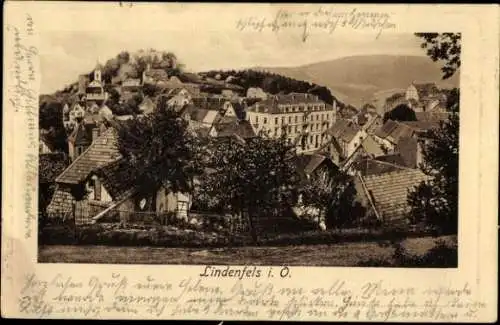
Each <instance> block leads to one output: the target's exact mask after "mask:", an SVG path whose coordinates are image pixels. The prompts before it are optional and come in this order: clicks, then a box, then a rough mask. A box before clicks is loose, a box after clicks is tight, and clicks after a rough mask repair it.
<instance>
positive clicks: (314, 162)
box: [295, 153, 335, 179]
mask: <svg viewBox="0 0 500 325" xmlns="http://www.w3.org/2000/svg"><path fill="white" fill-rule="evenodd" d="M323 164H328V165H329V166H330V167H332V168H334V166H335V165H334V164H333V162H332V160H331V159H330V158H328V157H326V156H324V155H320V154H317V153H313V154H301V155H297V156H296V158H295V165H296V167H297V172H298V173H299V175H300V177H301V178H302V179H307V176H308V175H311V174H313V173H314V172H315V171H316V170H318V167H320V166H321V165H323Z"/></svg>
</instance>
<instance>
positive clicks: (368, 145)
mask: <svg viewBox="0 0 500 325" xmlns="http://www.w3.org/2000/svg"><path fill="white" fill-rule="evenodd" d="M361 147H362V148H363V149H364V150H365V152H366V153H368V154H370V155H372V156H375V157H376V156H382V155H383V154H384V151H383V150H382V148H380V145H379V144H378V143H377V142H376V141H375V140H374V139H373V137H372V136H371V135H368V136H367V137H366V138H365V139H364V140H363V142H361Z"/></svg>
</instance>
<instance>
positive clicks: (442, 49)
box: [408, 34, 460, 233]
mask: <svg viewBox="0 0 500 325" xmlns="http://www.w3.org/2000/svg"><path fill="white" fill-rule="evenodd" d="M420 37H422V36H420ZM424 39H425V40H426V44H427V47H428V46H429V45H430V46H431V47H430V49H429V50H428V55H429V56H430V57H431V58H432V59H433V60H434V61H436V58H439V59H441V60H444V61H445V65H444V67H443V73H444V76H443V78H444V79H446V78H449V77H451V76H452V75H453V73H455V72H456V71H457V70H458V68H459V67H460V34H444V35H441V34H440V35H438V36H436V35H435V34H431V35H430V36H426V37H424ZM446 42H448V45H443V44H446ZM429 43H430V44H429ZM449 95H450V96H448V103H447V106H448V107H447V108H448V111H449V112H450V116H449V118H448V119H447V120H446V121H441V122H440V125H439V128H437V129H431V130H429V131H428V132H426V134H425V135H424V137H423V140H422V141H421V144H422V156H423V163H422V164H421V166H420V168H421V169H422V171H423V172H424V173H425V174H427V175H428V176H429V177H430V179H429V180H428V181H424V182H422V183H420V184H419V186H418V187H417V188H416V189H415V190H413V191H410V193H409V194H408V203H409V205H410V207H411V211H410V218H411V219H412V220H413V222H415V223H417V222H424V223H426V224H428V225H431V226H434V227H437V228H438V229H439V230H440V231H442V232H446V233H456V232H457V230H458V229H457V228H458V159H459V156H458V155H459V128H460V125H459V122H460V119H459V111H460V100H459V98H460V92H459V90H458V89H455V90H453V91H451V92H450V94H449Z"/></svg>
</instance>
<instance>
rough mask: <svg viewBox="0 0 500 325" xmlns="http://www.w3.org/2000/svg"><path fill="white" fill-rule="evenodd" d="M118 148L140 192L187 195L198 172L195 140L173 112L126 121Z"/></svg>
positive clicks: (199, 169)
mask: <svg viewBox="0 0 500 325" xmlns="http://www.w3.org/2000/svg"><path fill="white" fill-rule="evenodd" d="M118 135H119V137H118V147H119V151H120V153H121V154H122V155H123V157H124V158H125V159H126V160H128V161H129V163H130V166H131V167H132V168H131V170H132V171H133V175H129V176H130V177H132V178H133V179H134V182H135V184H140V190H143V191H148V192H149V193H151V192H155V191H156V190H158V189H159V188H160V187H161V186H164V187H165V188H166V190H167V191H172V192H178V191H181V192H190V191H191V190H192V187H193V178H194V176H195V175H196V174H198V173H200V172H201V165H200V162H201V157H202V155H201V154H200V151H199V146H198V142H197V139H196V138H195V137H193V136H192V135H191V133H190V132H188V129H187V122H186V121H185V120H184V119H182V118H181V116H180V114H179V113H177V112H175V111H173V110H162V111H160V110H157V111H155V112H153V113H151V114H149V115H147V116H142V117H136V118H134V119H132V120H129V121H126V123H124V124H123V125H122V127H120V128H119V131H118Z"/></svg>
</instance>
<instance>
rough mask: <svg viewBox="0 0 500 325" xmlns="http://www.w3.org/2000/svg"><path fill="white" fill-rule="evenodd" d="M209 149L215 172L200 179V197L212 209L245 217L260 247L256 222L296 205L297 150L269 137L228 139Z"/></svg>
mask: <svg viewBox="0 0 500 325" xmlns="http://www.w3.org/2000/svg"><path fill="white" fill-rule="evenodd" d="M210 147H211V149H210V150H209V152H210V154H209V159H208V166H209V168H210V169H211V170H212V172H210V173H207V174H205V175H203V177H202V178H201V185H200V188H199V197H200V198H201V199H205V200H206V201H210V202H211V203H210V204H211V205H212V207H213V208H219V209H220V208H221V207H223V208H224V209H225V210H226V211H227V212H229V213H231V214H233V215H235V216H236V215H237V216H239V215H245V216H246V217H247V220H248V223H249V226H250V232H251V235H252V238H253V240H254V242H255V243H257V241H258V234H257V230H256V224H255V221H256V220H257V222H258V219H259V217H260V216H263V215H278V214H281V213H283V211H284V209H285V208H286V207H289V206H291V205H292V204H293V203H294V201H295V198H296V196H295V195H296V193H295V188H296V186H297V184H298V175H297V173H296V169H295V164H294V161H295V147H294V145H293V144H290V143H288V142H287V141H286V139H285V138H280V139H271V138H266V137H255V138H252V139H248V140H246V141H241V139H240V140H238V139H235V138H227V139H222V140H217V141H215V142H214V143H213V144H212V145H211V146H210Z"/></svg>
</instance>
